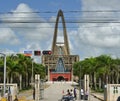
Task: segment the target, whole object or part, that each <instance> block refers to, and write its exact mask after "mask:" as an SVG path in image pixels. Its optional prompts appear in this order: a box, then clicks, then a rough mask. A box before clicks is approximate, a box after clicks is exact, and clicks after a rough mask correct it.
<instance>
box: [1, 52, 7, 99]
mask: <svg viewBox="0 0 120 101" xmlns="http://www.w3.org/2000/svg"><path fill="white" fill-rule="evenodd" d="M0 54H1V55H3V56H4V91H3V94H4V97H5V90H6V54H4V53H0Z"/></svg>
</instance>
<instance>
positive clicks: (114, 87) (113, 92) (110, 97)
mask: <svg viewBox="0 0 120 101" xmlns="http://www.w3.org/2000/svg"><path fill="white" fill-rule="evenodd" d="M119 96H120V84H107V101H117V98H118V97H119Z"/></svg>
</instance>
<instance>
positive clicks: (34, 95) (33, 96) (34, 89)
mask: <svg viewBox="0 0 120 101" xmlns="http://www.w3.org/2000/svg"><path fill="white" fill-rule="evenodd" d="M33 100H35V87H34V88H33Z"/></svg>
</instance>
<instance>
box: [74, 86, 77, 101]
mask: <svg viewBox="0 0 120 101" xmlns="http://www.w3.org/2000/svg"><path fill="white" fill-rule="evenodd" d="M73 93H74V98H75V99H77V92H76V88H74V92H73Z"/></svg>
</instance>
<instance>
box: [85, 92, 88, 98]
mask: <svg viewBox="0 0 120 101" xmlns="http://www.w3.org/2000/svg"><path fill="white" fill-rule="evenodd" d="M85 100H88V90H86V92H85Z"/></svg>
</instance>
